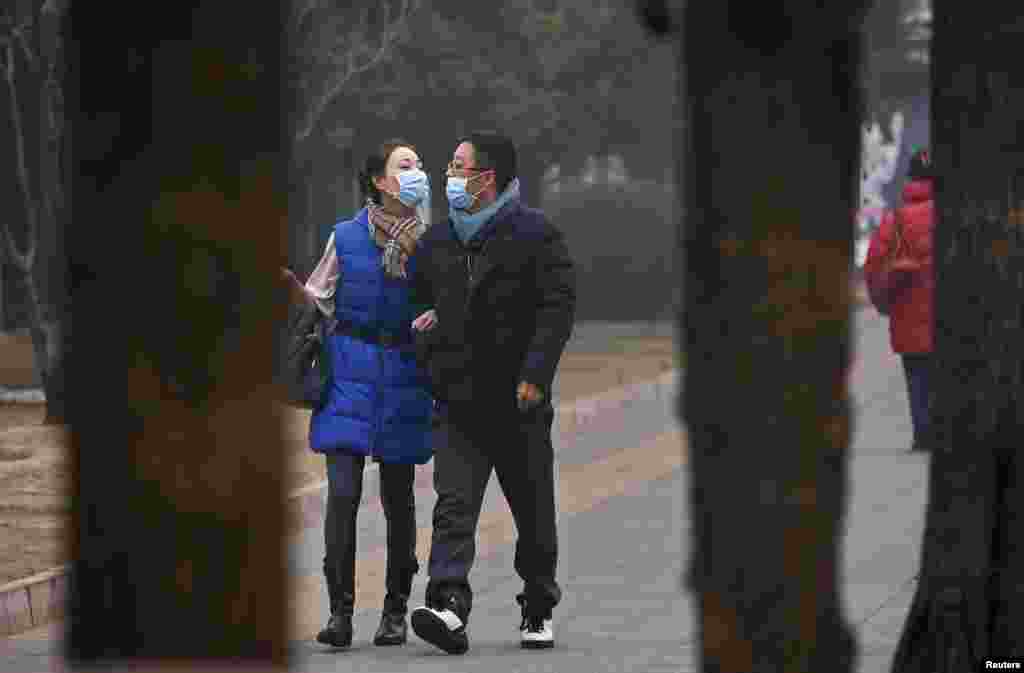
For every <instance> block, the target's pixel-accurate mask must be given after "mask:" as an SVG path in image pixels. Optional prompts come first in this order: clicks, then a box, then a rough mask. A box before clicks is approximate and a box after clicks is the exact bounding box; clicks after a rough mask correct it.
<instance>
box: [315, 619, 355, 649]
mask: <svg viewBox="0 0 1024 673" xmlns="http://www.w3.org/2000/svg"><path fill="white" fill-rule="evenodd" d="M316 641H317V642H318V643H322V644H324V645H330V646H332V647H348V646H350V645H351V644H352V615H331V618H330V619H329V620H328V621H327V626H325V627H324V628H323V630H322V631H320V633H318V634H316Z"/></svg>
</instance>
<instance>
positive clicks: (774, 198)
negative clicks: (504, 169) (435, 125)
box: [642, 1, 867, 673]
mask: <svg viewBox="0 0 1024 673" xmlns="http://www.w3.org/2000/svg"><path fill="white" fill-rule="evenodd" d="M657 4H658V3H651V2H643V3H642V5H643V7H642V11H644V12H646V13H647V15H648V16H657V15H659V14H661V15H662V16H664V15H666V13H664V12H658V11H652V8H653V7H655V6H656V5H657ZM662 4H663V3H662ZM796 4H797V3H784V2H771V3H767V4H765V3H762V4H761V5H758V8H757V11H753V10H751V9H750V8H749V7H748V6H747V5H746V3H741V2H738V1H728V2H727V1H723V2H714V3H712V2H701V3H697V2H691V3H687V8H686V16H685V20H684V22H683V30H684V31H685V32H684V35H683V58H682V62H683V68H684V76H683V78H682V79H683V82H684V87H685V89H686V97H685V98H684V99H683V100H685V101H686V110H687V122H688V128H687V147H686V150H685V151H686V157H687V159H686V166H685V175H684V177H685V181H686V184H685V189H684V192H683V199H684V205H685V207H686V213H687V216H686V219H685V221H684V229H683V238H684V250H685V253H684V254H685V262H684V264H685V266H686V281H685V308H684V312H683V316H682V320H681V329H682V338H681V348H682V349H683V350H684V351H685V352H686V354H687V358H686V359H687V363H688V364H687V368H686V374H685V376H686V381H685V384H684V388H685V389H686V390H688V391H689V390H696V391H700V394H699V395H688V396H685V397H684V398H682V399H681V400H680V413H681V416H682V418H683V419H684V421H685V422H686V424H687V427H688V430H689V436H690V442H689V445H690V462H691V466H692V475H693V478H692V486H691V491H690V503H691V511H692V513H693V514H692V516H693V534H692V545H693V549H694V554H693V557H692V559H691V564H690V570H689V573H688V584H689V586H690V587H691V588H692V589H693V590H695V591H696V592H697V594H698V597H699V614H700V637H701V666H702V670H704V671H707V672H709V673H710V672H712V671H714V672H716V673H717V672H720V671H736V672H739V671H745V672H748V673H749V672H751V671H787V672H796V671H802V672H810V671H817V672H820V671H835V672H839V673H842V672H848V671H851V670H852V669H853V662H854V650H855V643H854V638H853V633H852V631H851V629H850V627H849V625H848V624H847V622H846V620H845V618H844V616H843V614H842V610H841V599H840V592H839V583H838V582H839V580H838V577H837V568H838V566H839V552H838V542H839V538H840V535H841V534H842V531H843V519H844V515H845V505H846V479H847V474H846V470H847V467H846V453H847V449H848V444H849V437H850V409H849V403H848V401H847V399H846V396H845V394H844V391H843V387H842V385H841V381H842V371H843V369H844V366H845V364H846V361H847V358H848V346H847V344H848V342H849V325H850V297H849V277H848V272H849V268H850V258H851V253H852V223H851V220H850V213H851V212H853V211H854V209H855V206H856V202H857V194H856V181H857V173H858V168H859V142H860V138H859V131H858V125H859V121H860V118H859V115H860V105H859V102H860V101H859V95H858V89H857V86H856V80H857V70H858V63H859V36H858V27H859V22H860V19H861V17H862V15H863V12H864V9H865V8H864V5H866V4H867V2H846V3H830V4H829V7H830V9H819V8H817V6H813V5H810V4H802V5H800V7H801V8H802V9H801V11H800V12H799V13H798V12H797V9H796ZM708 54H714V57H713V58H708ZM738 410H742V413H743V419H742V422H741V423H738V422H737V420H736V418H737V411H738ZM739 463H742V464H744V465H745V466H746V467H745V469H743V470H737V469H736V465H737V464H739Z"/></svg>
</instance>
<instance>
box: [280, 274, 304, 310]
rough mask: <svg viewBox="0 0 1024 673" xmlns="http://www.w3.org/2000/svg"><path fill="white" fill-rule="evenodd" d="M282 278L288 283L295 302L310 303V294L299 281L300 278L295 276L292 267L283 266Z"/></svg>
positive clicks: (292, 299)
mask: <svg viewBox="0 0 1024 673" xmlns="http://www.w3.org/2000/svg"><path fill="white" fill-rule="evenodd" d="M281 280H282V281H284V282H285V284H287V285H288V295H289V297H291V301H292V303H293V304H308V303H310V298H309V294H307V293H306V288H305V286H304V285H303V284H302V283H300V282H299V279H298V278H296V277H295V274H294V273H293V272H292V270H291V269H286V268H284V267H282V268H281Z"/></svg>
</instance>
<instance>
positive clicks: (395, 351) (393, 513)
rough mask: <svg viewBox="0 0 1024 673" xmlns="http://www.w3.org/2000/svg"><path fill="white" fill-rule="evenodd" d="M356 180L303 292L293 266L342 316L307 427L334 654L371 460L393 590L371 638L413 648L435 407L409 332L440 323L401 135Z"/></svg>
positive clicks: (347, 630)
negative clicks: (353, 198) (321, 496)
mask: <svg viewBox="0 0 1024 673" xmlns="http://www.w3.org/2000/svg"><path fill="white" fill-rule="evenodd" d="M359 177H360V185H361V189H362V191H363V196H364V198H365V199H366V207H365V208H363V209H362V210H360V211H359V212H358V213H357V214H356V216H355V217H354V218H353V219H351V220H345V221H342V222H339V223H338V224H337V225H336V226H335V228H334V232H333V233H332V234H331V236H330V239H329V240H328V242H327V248H326V250H325V251H324V255H323V258H322V259H321V260H320V263H319V264H318V265H317V267H316V269H315V270H314V271H313V273H312V274H311V275H310V277H309V280H308V281H307V282H306V284H305V286H302V285H300V284H299V283H298V281H297V280H295V276H294V275H293V274H291V272H290V271H287V270H285V276H286V277H287V278H288V279H289V282H291V284H292V290H293V293H294V294H295V295H298V296H300V297H306V298H307V300H308V301H312V302H315V303H316V304H317V306H318V307H319V308H320V310H321V311H322V312H323V313H324V314H326V315H329V316H330V315H333V316H334V318H335V319H336V320H337V327H336V328H335V330H334V331H333V333H332V334H331V335H330V336H329V337H328V339H327V341H326V351H327V357H328V358H329V360H328V362H329V363H330V372H331V374H330V382H329V385H328V390H327V392H326V396H325V400H324V401H323V403H322V404H321V406H320V407H319V408H318V409H316V410H315V411H314V413H313V417H312V421H311V423H310V430H309V439H310V446H311V448H312V449H313V451H316V452H318V453H322V454H325V455H326V461H327V481H328V498H327V514H326V519H325V522H324V537H325V541H326V555H325V557H324V576H325V578H326V580H327V593H328V597H329V600H330V604H331V616H330V619H329V621H328V623H327V626H326V627H325V628H324V629H323V630H322V631H321V632H320V633H319V634H318V635H317V641H319V642H321V643H324V644H328V645H333V646H335V647H348V646H349V645H351V643H352V612H353V609H354V603H355V551H356V544H355V534H356V515H357V512H358V509H359V502H360V498H361V496H362V479H363V466H364V463H365V460H366V457H367V456H371V457H373V459H374V460H375V461H377V462H378V463H379V465H380V498H381V504H382V505H383V506H384V515H385V517H386V519H387V572H386V579H385V585H386V589H387V595H386V597H385V599H384V609H383V615H382V617H381V622H380V627H379V628H378V629H377V633H376V635H375V636H374V641H373V642H374V644H375V645H400V644H402V643H405V642H406V633H407V626H406V620H405V616H406V613H407V610H408V607H407V606H408V599H409V593H410V591H411V588H412V579H413V576H414V575H415V574H416V572H417V571H418V570H419V563H418V562H417V560H416V510H415V501H414V495H413V476H414V475H413V469H414V466H415V465H422V464H424V463H426V462H427V461H428V460H430V458H431V455H432V448H431V427H430V420H431V411H432V406H433V400H432V399H431V397H430V394H429V392H428V391H427V379H426V375H425V373H424V372H423V371H422V369H421V368H420V367H419V365H418V364H417V361H416V358H415V355H414V352H413V350H412V330H413V329H430V328H431V327H433V324H434V314H433V312H432V311H425V309H426V308H427V307H422V306H417V305H416V303H415V302H414V300H413V298H412V297H410V286H409V283H408V280H407V278H408V277H409V274H410V273H411V261H410V258H411V256H412V253H413V251H414V250H415V247H416V243H417V241H418V240H419V238H420V236H422V235H423V233H424V232H425V231H426V227H427V225H426V223H425V222H424V217H422V216H421V213H429V209H428V208H427V206H426V204H427V203H428V202H429V194H430V187H429V184H428V180H427V176H426V174H425V173H424V172H423V171H422V169H421V163H420V159H419V156H418V155H417V154H416V150H415V148H414V147H413V146H412V145H410V144H409V143H407V142H405V141H402V140H392V141H389V142H386V143H384V144H383V145H381V147H380V148H379V149H378V151H377V152H375V153H373V154H371V155H370V156H369V157H367V159H366V163H365V167H364V170H363V171H362V172H361V173H360V176H359ZM417 316H418V317H417ZM414 318H416V320H415V321H414Z"/></svg>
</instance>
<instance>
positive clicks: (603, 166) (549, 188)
mask: <svg viewBox="0 0 1024 673" xmlns="http://www.w3.org/2000/svg"><path fill="white" fill-rule="evenodd" d="M628 181H629V171H628V170H627V169H626V161H625V159H623V158H622V157H621V156H620V155H618V154H613V155H610V156H606V157H598V156H594V155H591V156H589V157H587V159H586V161H584V162H583V170H582V171H580V173H579V175H563V174H562V167H561V166H559V165H558V164H552V165H551V166H550V167H548V169H547V171H545V172H544V189H545V193H547V194H558V193H559V192H560V191H562V187H564V186H566V185H571V184H584V185H621V184H625V183H626V182H628Z"/></svg>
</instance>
